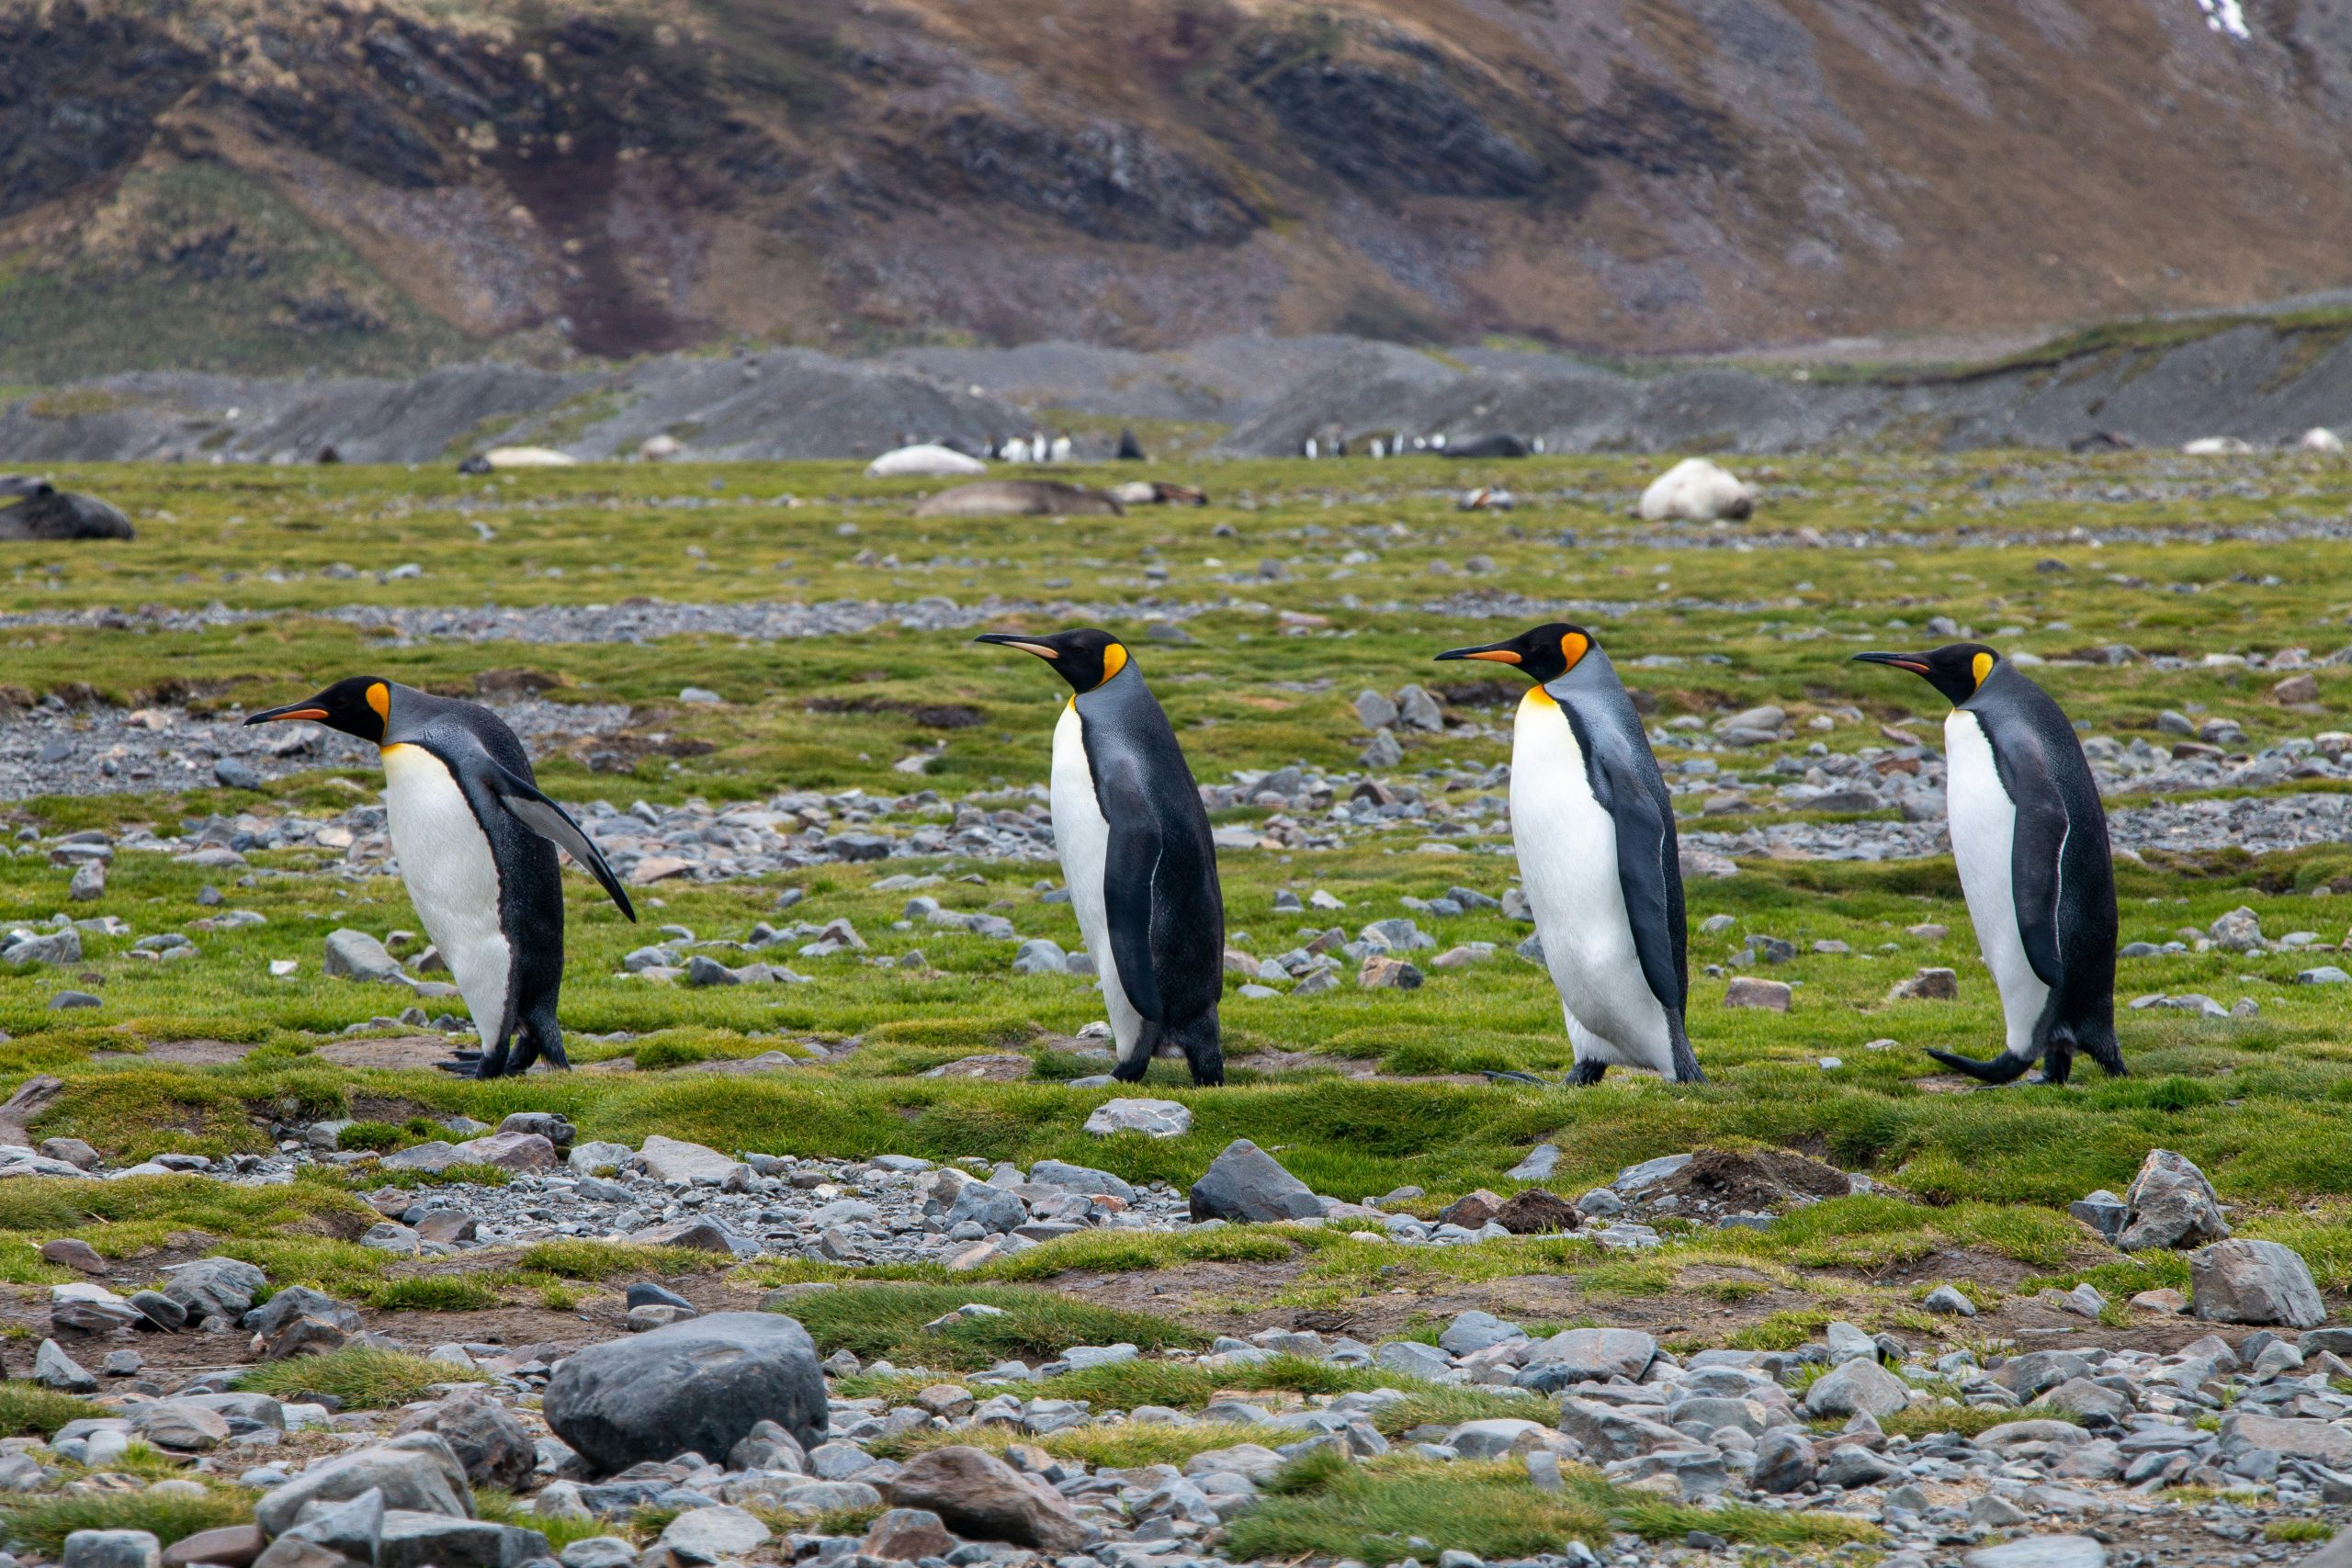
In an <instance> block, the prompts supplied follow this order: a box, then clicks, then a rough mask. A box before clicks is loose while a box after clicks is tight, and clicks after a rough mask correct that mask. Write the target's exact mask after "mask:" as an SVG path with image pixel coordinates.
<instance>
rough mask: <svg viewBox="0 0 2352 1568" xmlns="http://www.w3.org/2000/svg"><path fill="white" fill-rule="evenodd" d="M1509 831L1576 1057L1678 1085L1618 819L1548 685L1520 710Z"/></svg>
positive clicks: (1513, 751)
mask: <svg viewBox="0 0 2352 1568" xmlns="http://www.w3.org/2000/svg"><path fill="white" fill-rule="evenodd" d="M1510 830H1511V838H1512V840H1513V841H1514V842H1515V844H1516V845H1517V847H1518V850H1519V875H1520V881H1521V885H1522V886H1525V888H1526V890H1527V901H1528V903H1529V905H1530V906H1531V907H1532V908H1533V909H1534V911H1535V930H1536V933H1537V935H1539V936H1540V937H1541V938H1542V939H1543V942H1544V966H1545V967H1546V968H1548V969H1550V970H1551V972H1552V984H1553V985H1555V986H1556V987H1559V992H1560V1004H1561V1006H1562V1008H1563V1009H1564V1010H1566V1013H1567V1017H1568V1037H1569V1039H1570V1040H1571V1041H1572V1042H1573V1043H1575V1046H1576V1054H1577V1060H1579V1061H1594V1060H1597V1061H1601V1062H1606V1063H1609V1064H1611V1065H1612V1066H1626V1067H1642V1068H1646V1069H1647V1070H1649V1071H1651V1072H1655V1073H1660V1074H1664V1075H1666V1076H1668V1077H1671V1076H1672V1075H1673V1071H1674V1045H1673V1033H1672V1031H1671V1030H1670V1029H1669V1027H1668V1023H1667V1017H1666V1010H1665V1009H1664V1008H1663V1007H1660V1006H1659V1005H1658V999H1657V997H1656V996H1655V995H1654V994H1652V992H1651V990H1650V987H1649V981H1648V980H1647V979H1645V977H1644V976H1643V974H1642V960H1641V954H1640V953H1639V952H1638V951H1637V950H1636V949H1635V948H1634V930H1633V923H1632V921H1631V920H1630V919H1628V918H1627V916H1626V913H1625V889H1624V886H1623V884H1621V883H1620V882H1619V881H1618V880H1617V823H1616V819H1615V818H1612V817H1611V816H1610V815H1609V813H1608V811H1607V810H1606V809H1605V808H1604V807H1602V806H1601V804H1600V801H1599V800H1597V799H1595V798H1594V796H1593V793H1592V785H1591V783H1590V781H1589V778H1588V777H1587V775H1586V773H1585V765H1584V752H1583V750H1582V749H1581V748H1580V747H1578V746H1577V738H1576V732H1575V731H1574V730H1572V729H1570V728H1568V720H1567V716H1566V714H1563V713H1562V712H1561V711H1560V706H1559V704H1558V703H1556V702H1555V701H1553V699H1552V697H1551V696H1550V694H1548V693H1546V692H1544V689H1543V688H1542V687H1540V686H1538V687H1532V688H1530V690H1529V692H1528V694H1527V696H1526V697H1525V698H1524V699H1522V700H1521V703H1520V705H1519V725H1518V732H1517V735H1516V738H1515V739H1514V740H1513V743H1512V747H1511V760H1510Z"/></svg>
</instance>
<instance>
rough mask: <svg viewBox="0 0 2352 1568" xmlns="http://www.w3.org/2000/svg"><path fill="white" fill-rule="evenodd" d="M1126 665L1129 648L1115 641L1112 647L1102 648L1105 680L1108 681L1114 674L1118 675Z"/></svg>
mask: <svg viewBox="0 0 2352 1568" xmlns="http://www.w3.org/2000/svg"><path fill="white" fill-rule="evenodd" d="M1126 667H1127V650H1126V649H1125V648H1124V647H1123V646H1121V645H1120V644H1118V643H1115V642H1114V643H1113V644H1112V645H1111V646H1110V647H1108V648H1106V649H1103V681H1104V682H1108V681H1109V680H1110V679H1111V677H1112V676H1114V675H1116V674H1117V673H1118V672H1119V671H1122V670H1125V668H1126Z"/></svg>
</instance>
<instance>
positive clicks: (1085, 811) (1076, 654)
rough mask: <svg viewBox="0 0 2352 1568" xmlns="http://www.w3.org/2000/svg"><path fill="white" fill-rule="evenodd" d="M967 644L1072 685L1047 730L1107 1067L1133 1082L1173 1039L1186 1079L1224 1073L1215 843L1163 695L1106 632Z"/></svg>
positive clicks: (987, 638) (1221, 903) (1057, 826)
mask: <svg viewBox="0 0 2352 1568" xmlns="http://www.w3.org/2000/svg"><path fill="white" fill-rule="evenodd" d="M973 640H974V641H976V642H985V643H994V644H996V645H998V646H1000V647H1003V648H1015V649H1020V650H1021V651H1022V652H1023V653H1030V654H1035V656H1036V657H1038V658H1039V659H1042V660H1045V661H1046V663H1047V664H1049V665H1051V666H1052V667H1053V671H1054V673H1055V674H1057V675H1059V676H1060V677H1061V678H1062V679H1063V680H1064V681H1066V682H1069V688H1070V697H1069V701H1068V702H1067V703H1065V704H1064V705H1063V706H1062V716H1061V720H1060V722H1059V723H1057V725H1056V726H1055V727H1054V751H1053V775H1052V781H1053V782H1052V784H1051V785H1050V791H1051V797H1052V802H1053V813H1054V838H1055V841H1056V842H1057V845H1058V846H1059V848H1060V852H1061V860H1062V877H1063V881H1064V883H1065V884H1066V885H1067V886H1068V887H1069V901H1070V904H1071V906H1072V907H1073V908H1075V909H1076V910H1077V912H1078V929H1079V931H1080V934H1081V935H1083V936H1084V937H1085V939H1086V948H1087V951H1088V952H1089V953H1091V954H1092V955H1093V958H1094V972H1095V974H1096V975H1097V976H1099V977H1100V979H1101V982H1102V987H1103V1006H1104V1007H1105V1009H1106V1010H1108V1011H1109V1012H1110V1014H1111V1033H1112V1037H1113V1038H1114V1041H1115V1042H1116V1043H1117V1045H1118V1066H1115V1067H1114V1068H1113V1069H1112V1071H1111V1076H1112V1077H1115V1078H1117V1079H1119V1080H1120V1081H1121V1082H1123V1083H1133V1082H1135V1081H1136V1079H1138V1078H1140V1077H1143V1075H1144V1072H1145V1070H1146V1069H1147V1068H1148V1067H1149V1066H1151V1059H1152V1056H1153V1055H1155V1054H1156V1053H1157V1052H1158V1051H1159V1049H1160V1048H1161V1047H1162V1046H1168V1047H1171V1048H1172V1049H1174V1050H1176V1051H1178V1052H1181V1053H1182V1055H1183V1057H1184V1060H1185V1061H1186V1063H1187V1064H1188V1065H1190V1066H1191V1067H1192V1070H1193V1082H1194V1083H1196V1084H1219V1083H1223V1082H1224V1081H1225V1055H1224V1052H1223V1049H1222V1047H1221V1046H1220V1044H1219V1043H1218V1036H1217V1021H1216V1006H1217V999H1218V998H1219V997H1220V996H1221V995H1222V994H1223V992H1224V988H1225V975H1224V968H1225V899H1224V896H1223V894H1222V893H1221V892H1220V891H1219V890H1218V887H1217V880H1216V844H1215V843H1214V842H1213V841H1212V840H1210V837H1209V819H1208V814H1207V812H1205V811H1204V810H1203V809H1202V808H1201V792H1200V789H1199V787H1198V786H1197V785H1195V784H1193V774H1192V770H1190V769H1189V768H1187V767H1186V766H1185V765H1184V753H1183V750H1182V748H1181V747H1179V746H1178V745H1177V743H1176V732H1175V731H1174V730H1173V729H1171V728H1169V724H1168V716H1167V715H1166V714H1165V713H1163V712H1161V711H1160V707H1159V699H1157V698H1156V697H1154V696H1153V695H1152V694H1151V689H1150V688H1149V687H1148V686H1146V685H1145V684H1144V683H1143V672H1142V671H1140V670H1138V669H1136V664H1135V660H1133V659H1132V658H1131V657H1130V656H1129V655H1128V653H1127V649H1126V645H1125V644H1124V643H1122V642H1121V641H1119V639H1118V638H1116V637H1113V636H1112V635H1111V634H1110V633H1109V632H1105V631H1097V630H1093V629H1091V628H1090V629H1087V630H1083V631H1069V632H1058V633H1056V634H1055V635H1053V636H1051V637H1023V636H1022V635H1021V634H1019V633H1017V632H988V633H983V634H982V635H981V636H979V637H976V638H974V639H973Z"/></svg>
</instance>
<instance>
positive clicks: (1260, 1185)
mask: <svg viewBox="0 0 2352 1568" xmlns="http://www.w3.org/2000/svg"><path fill="white" fill-rule="evenodd" d="M1192 1197H1193V1219H1194V1220H1196V1221H1197V1220H1241V1221H1245V1222H1255V1223H1260V1224H1263V1223H1267V1222H1271V1221H1273V1220H1312V1219H1319V1218H1321V1217H1322V1214H1323V1210H1324V1208H1325V1207H1326V1205H1325V1203H1324V1201H1323V1200H1322V1199H1320V1198H1318V1197H1317V1196H1316V1195H1315V1192H1314V1190H1313V1189H1311V1188H1309V1187H1308V1186H1307V1185H1306V1182H1304V1181H1301V1180H1300V1179H1298V1178H1297V1177H1295V1176H1293V1175H1292V1174H1291V1173H1290V1172H1289V1171H1287V1170H1284V1169H1283V1168H1282V1165H1281V1162H1279V1161H1278V1160H1276V1159H1275V1158H1274V1156H1272V1155H1270V1154H1268V1153H1267V1152H1266V1151H1265V1150H1263V1149H1261V1148H1260V1147H1259V1146H1258V1145H1255V1144H1253V1143H1251V1142H1250V1140H1249V1139H1247V1138H1236V1139H1234V1140H1233V1142H1231V1143H1229V1144H1227V1145H1226V1146H1225V1152H1224V1153H1223V1154H1221V1155H1219V1156H1216V1159H1214V1160H1212V1161H1210V1162H1209V1168H1208V1169H1206V1170H1204V1171H1203V1172H1202V1173H1201V1179H1199V1180H1198V1181H1195V1182H1193V1193H1192Z"/></svg>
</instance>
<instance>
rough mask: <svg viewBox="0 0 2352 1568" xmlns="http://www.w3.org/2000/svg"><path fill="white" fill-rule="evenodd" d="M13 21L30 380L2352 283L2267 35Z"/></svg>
mask: <svg viewBox="0 0 2352 1568" xmlns="http://www.w3.org/2000/svg"><path fill="white" fill-rule="evenodd" d="M2247 20H2248V25H2249V27H2250V29H2251V32H2252V35H2253V36H2252V38H2251V39H2248V40H2238V39H2233V38H2231V37H2228V36H2225V35H2223V34H2222V33H2220V32H2217V31H2215V30H2214V29H2213V28H2211V27H2210V26H2209V25H2208V22H2207V20H2206V18H2205V16H2204V15H2203V13H2202V12H2200V10H2199V6H2198V4H2197V0H2015V3H2014V4H2009V3H1993V0H1981V3H1978V4H1973V5H1939V4H1933V3H1923V0H1671V3H1664V0H1661V3H1653V4H1645V5H1637V6H1634V5H1622V4H1611V0H1419V3H1417V4H1413V5H1404V4H1398V3H1394V0H1387V3H1382V0H1349V3H1339V4H1329V5H1319V6H1305V5H1297V4H1292V3H1289V0H1117V3H1115V4H1114V3H1112V0H1037V3H1036V4H1034V5H1028V6H997V5H988V4H976V3H972V0H857V3H850V0H799V3H797V4H780V3H777V0H605V3H603V4H592V5H587V6H580V5H570V6H541V5H537V4H523V3H515V0H484V3H481V4H469V5H453V4H445V3H442V0H388V3H378V4H371V3H368V0H329V3H321V0H270V3H268V4H261V3H258V0H253V3H244V0H138V3H131V0H0V377H15V378H62V377H67V376H73V375H80V374H87V373H90V372H92V371H96V370H102V369H108V368H115V367H123V366H137V365H205V366H216V367H222V368H249V369H269V368H284V367H298V366H302V365H308V364H329V365H341V366H348V367H355V368H375V369H391V368H398V367H407V366H413V365H416V364H419V363H423V362H427V361H431V360H436V359H446V358H449V357H453V356H459V355H471V354H478V353H480V352H481V351H482V349H483V348H484V347H485V346H487V345H490V344H497V343H500V342H502V341H503V342H504V343H505V344H507V345H508V346H509V347H510V348H514V349H517V350H520V351H523V352H526V353H531V352H536V353H540V354H546V353H550V352H554V351H557V350H559V349H560V348H561V347H562V346H563V345H565V344H570V345H571V346H573V347H576V348H579V349H582V350H587V351H591V352H595V353H603V354H627V353H632V352H636V351H640V350H652V349H664V348H674V347H679V346H683V345H688V344H695V343H699V342H707V341H711V340H717V339H725V338H728V337H729V336H733V335H750V336H753V337H757V338H761V339H767V340H775V341H793V342H801V343H808V344H818V345H822V346H825V347H829V348H833V349H844V348H848V349H854V348H858V347H861V346H865V345H871V344H887V343H894V342H906V341H922V340H933V339H938V340H946V341H956V340H959V339H968V340H978V341H986V342H1019V341H1027V340H1032V339H1036V338H1042V337H1077V338H1091V339H1097V340H1102V341H1107V342H1112V343H1117V344H1132V345H1136V346H1158V345H1164V344H1171V343H1179V342H1184V341H1190V340H1193V339H1197V338H1200V337H1203V336H1205V335H1208V334H1212V333H1222V332H1230V331H1236V330H1242V331H1247V330H1254V329H1264V330H1269V331H1273V332H1280V333H1306V332H1316V331H1324V330H1334V329H1336V330H1345V331H1351V332H1359V333H1368V334H1372V335H1382V336H1392V337H1406V338H1415V337H1419V338H1428V339H1435V340H1448V339H1453V340H1459V339H1462V338H1464V337H1469V336H1473V335H1476V334H1479V333H1514V334H1521V335H1525V336H1530V337H1534V338H1539V339H1544V340H1547V341H1552V342H1556V343H1560V344H1568V345H1573V346H1577V347H1582V348H1588V349H1600V350H1612V351H1630V352H1654V351H1666V350H1694V349H1718V348H1726V347H1734V346H1741V345H1748V344H1761V343H1770V342H1784V341H1791V340H1800V339H1808V338H1824V337H1834V336H1838V335H1841V334H1851V333H1889V332H1894V333H1901V332H1916V331H1954V330H1960V331H1968V330H1979V329H1997V328H2013V327H2016V326H2018V325H2022V324H2030V323H2035V322H2046V321H2062V320H2069V319H2084V318H2091V317H2098V316H2104V315H2114V314H2125V313H2134V312H2140V311H2146V310H2157V309H2164V308H2171V307H2182V306H2197V305H2216V304H2229V303H2237V302H2243V301H2245V300H2250V299H2256V298H2263V297H2273V296H2278V295H2284V294H2291V293H2294V292H2298V291H2301V290H2306V289H2312V288H2325V287H2332V286H2335V285H2339V284H2343V283H2345V282H2346V281H2352V277H2348V276H2347V275H2348V274H2352V264H2347V263H2346V261H2345V259H2344V258H2345V256H2346V254H2347V241H2352V187H2348V186H2347V185H2346V181H2345V179H2344V177H2343V171H2344V168H2345V164H2346V152H2347V141H2352V113H2347V110H2348V109H2352V92H2347V68H2346V65H2345V63H2344V62H2345V61H2346V57H2347V50H2346V44H2347V42H2352V20H2347V19H2346V17H2344V16H2343V15H2342V14H2341V12H2340V8H2331V7H2324V6H2319V5H2315V4H2306V3H2304V0H2251V5H2250V9H2249V11H2248V16H2247Z"/></svg>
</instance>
